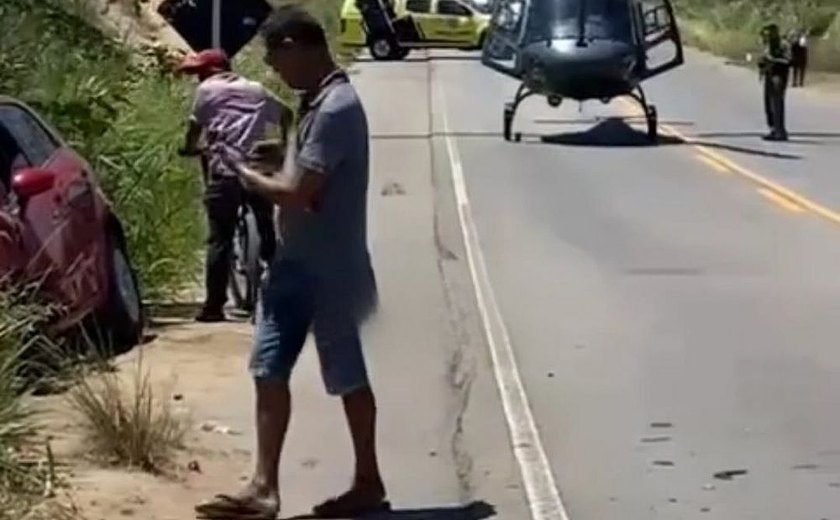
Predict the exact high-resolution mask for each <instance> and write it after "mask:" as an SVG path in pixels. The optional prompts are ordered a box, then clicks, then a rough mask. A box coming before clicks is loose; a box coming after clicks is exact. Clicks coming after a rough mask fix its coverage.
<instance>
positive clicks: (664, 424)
mask: <svg viewBox="0 0 840 520" xmlns="http://www.w3.org/2000/svg"><path fill="white" fill-rule="evenodd" d="M650 427H651V428H673V427H674V424H673V423H670V422H652V423H650Z"/></svg>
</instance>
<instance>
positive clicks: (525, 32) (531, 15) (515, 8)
mask: <svg viewBox="0 0 840 520" xmlns="http://www.w3.org/2000/svg"><path fill="white" fill-rule="evenodd" d="M492 12H493V14H492V18H491V20H490V27H489V29H488V34H487V37H486V40H485V43H484V46H483V48H482V52H481V62H482V64H483V65H485V66H487V67H489V68H491V69H493V70H495V71H497V72H501V73H503V74H505V75H508V76H511V77H513V78H515V79H517V80H519V82H520V86H519V88H518V90H517V91H516V95H515V96H514V98H513V101H512V102H509V103H506V104H505V106H504V112H503V124H504V138H505V140H506V141H511V140H513V141H516V142H519V141H520V140H521V139H522V134H521V133H519V132H517V133H513V122H514V118H515V116H516V111H517V109H518V108H519V105H520V104H521V103H522V102H523V101H524V100H525V99H527V98H529V97H531V96H534V95H539V96H543V97H545V98H546V100H547V102H548V104H549V106H551V107H553V108H556V107H558V106H560V104H561V103H562V102H563V100H564V99H572V100H575V101H578V102H580V103H583V102H584V101H587V100H600V101H601V102H603V103H604V104H608V103H609V102H610V101H612V100H613V99H614V98H618V97H630V98H633V99H634V100H635V101H636V102H638V103H639V104H640V105H641V107H642V109H643V111H644V115H645V120H646V122H647V137H648V139H649V140H650V141H652V142H656V141H657V139H658V124H659V122H658V115H657V110H656V107H655V106H654V105H652V104H649V103H648V100H647V98H646V96H645V92H644V89H643V88H642V82H643V81H644V80H647V79H650V78H652V77H654V76H657V75H659V74H662V73H664V72H667V71H669V70H672V69H674V68H676V67H679V66H680V65H682V64H683V63H684V54H683V47H682V41H681V39H680V33H679V28H678V27H677V22H676V18H675V16H674V8H673V5H672V4H671V0H495V1H494V4H493V10H492ZM667 42H672V43H673V45H674V48H675V51H674V54H673V56H672V57H670V59H665V60H664V61H663V62H662V63H659V64H652V63H651V62H652V59H653V58H654V57H655V56H654V54H655V53H654V49H655V48H658V47H659V46H660V45H662V44H664V43H667ZM657 50H658V49H657Z"/></svg>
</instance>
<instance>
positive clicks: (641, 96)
mask: <svg viewBox="0 0 840 520" xmlns="http://www.w3.org/2000/svg"><path fill="white" fill-rule="evenodd" d="M637 90H638V92H632V93H631V94H629V96H630V97H631V98H633V99H635V100H636V101H637V102H638V103H639V104H640V105H641V106H642V110H643V111H644V113H645V121H646V122H647V137H648V140H649V141H650V142H652V143H655V142H656V141H657V140H658V139H659V114H658V113H657V111H656V106H655V105H649V104H648V102H647V98H646V97H645V91H644V90H642V87H637Z"/></svg>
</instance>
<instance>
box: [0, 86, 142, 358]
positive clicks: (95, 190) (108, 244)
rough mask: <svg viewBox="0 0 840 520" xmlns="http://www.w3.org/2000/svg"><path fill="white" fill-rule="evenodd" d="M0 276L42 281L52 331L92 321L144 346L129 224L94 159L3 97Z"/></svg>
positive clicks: (124, 341) (113, 337) (117, 339)
mask: <svg viewBox="0 0 840 520" xmlns="http://www.w3.org/2000/svg"><path fill="white" fill-rule="evenodd" d="M0 280H4V281H11V282H12V283H15V284H40V285H39V287H40V288H41V290H42V294H45V295H46V296H47V297H48V299H49V301H50V302H52V303H54V304H56V306H57V307H58V308H59V309H60V312H59V313H58V314H57V317H56V318H55V320H54V322H52V323H51V324H50V330H51V331H54V332H58V333H65V332H68V331H69V330H70V329H71V328H73V327H75V326H78V325H82V324H84V323H87V321H88V320H90V322H91V323H95V324H96V325H97V326H98V327H99V332H105V333H107V335H108V336H109V338H110V341H111V342H112V346H113V347H120V348H124V347H129V348H130V347H131V346H134V345H136V344H137V343H138V342H139V341H140V339H141V337H142V334H143V325H144V310H143V305H142V300H141V296H140V290H139V288H138V283H137V277H136V275H135V272H134V269H133V267H132V265H131V262H130V259H129V254H128V251H127V247H126V240H125V235H124V232H123V226H122V224H121V223H120V220H119V218H118V217H117V215H116V213H115V212H114V209H113V207H112V206H111V204H110V203H109V201H108V199H107V198H106V196H105V195H104V193H103V191H102V189H101V188H100V185H99V183H98V181H97V178H96V175H95V174H94V172H93V171H92V170H91V167H90V165H89V164H88V162H87V161H86V160H85V159H84V158H82V157H81V156H80V155H79V154H78V153H76V152H75V151H74V150H73V149H72V148H71V147H70V146H69V145H68V144H67V142H66V141H65V140H64V139H63V138H62V136H61V135H60V134H59V133H58V132H57V131H56V130H55V129H54V128H53V127H51V126H50V125H49V124H48V123H47V122H46V121H45V120H44V119H43V118H42V117H41V116H40V115H39V114H37V113H36V111H35V110H34V109H32V108H31V107H30V106H28V105H27V104H25V103H23V102H21V101H19V100H16V99H13V98H10V97H3V96H0Z"/></svg>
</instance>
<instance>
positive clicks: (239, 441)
mask: <svg viewBox="0 0 840 520" xmlns="http://www.w3.org/2000/svg"><path fill="white" fill-rule="evenodd" d="M152 332H153V333H154V334H157V335H158V337H157V338H156V339H155V340H153V341H151V342H150V343H147V344H146V345H144V346H142V347H140V348H138V349H136V350H134V351H132V352H131V353H129V354H127V355H125V356H122V357H120V358H118V359H117V360H115V367H114V368H115V370H117V371H119V372H120V375H121V376H122V378H124V379H125V380H126V381H128V382H131V381H133V375H134V374H135V372H136V363H137V362H138V357H139V356H142V366H143V367H144V368H145V370H148V373H149V375H150V378H151V383H152V386H153V388H154V389H155V391H156V397H157V398H158V399H160V400H166V401H169V402H170V404H171V406H172V408H173V411H174V413H175V414H177V415H178V416H179V417H180V418H181V419H182V420H184V421H186V422H187V424H188V432H187V435H186V438H185V439H184V447H183V449H182V450H179V451H178V452H177V457H176V458H175V460H174V461H173V464H172V466H171V467H167V468H165V471H164V472H163V473H162V474H159V475H151V474H149V473H145V472H141V471H127V470H125V469H122V468H117V467H114V468H109V467H108V466H107V464H103V461H101V460H92V459H91V458H90V457H89V455H88V453H89V450H88V446H87V445H86V443H85V439H84V431H83V428H82V427H81V423H80V418H79V417H78V416H77V415H75V414H74V413H73V412H71V411H70V407H69V406H68V404H67V401H66V395H58V396H50V397H44V398H40V399H39V400H38V403H37V404H38V406H39V407H40V408H41V409H42V410H45V415H44V416H43V417H42V421H43V423H44V424H46V425H48V427H47V428H46V430H47V431H48V432H50V434H51V436H52V446H53V450H54V453H55V456H56V459H57V460H58V461H60V462H61V463H62V464H65V465H67V466H68V467H69V469H70V472H69V474H68V475H67V476H68V481H67V483H68V484H69V486H70V488H71V490H72V496H73V497H74V499H75V501H76V503H77V505H78V507H79V508H80V509H81V511H82V513H83V515H84V517H85V518H88V519H91V520H93V519H100V518H102V519H106V518H107V519H112V518H120V517H131V516H136V517H140V518H144V519H149V520H164V519H174V518H185V517H187V518H188V517H191V516H192V515H193V511H192V507H193V505H194V504H195V503H197V502H199V501H201V500H204V499H206V498H207V497H211V496H212V495H213V494H214V493H217V492H220V490H225V489H228V490H229V489H230V488H231V487H232V486H234V485H236V484H237V483H238V481H239V479H240V478H241V477H244V475H246V474H247V471H248V468H249V462H250V451H249V449H248V448H249V443H250V431H241V430H234V429H226V428H225V425H226V424H228V423H229V422H230V421H231V416H230V415H231V411H230V410H227V411H225V410H224V409H223V408H220V407H219V404H220V403H225V402H226V400H228V399H229V397H230V396H232V395H235V396H238V395H240V394H241V393H242V392H243V390H245V391H247V390H248V389H249V388H250V386H249V383H248V381H247V379H246V376H247V374H246V373H245V370H244V368H243V363H244V360H243V352H244V351H245V350H246V349H247V346H248V344H249V341H250V334H251V331H250V325H249V324H246V323H230V324H224V325H220V326H213V327H209V326H206V325H197V324H192V323H190V322H188V321H186V320H185V319H172V318H170V319H165V320H162V321H161V322H159V324H158V326H157V327H155V328H154V329H152ZM243 404H244V403H243ZM238 412H239V411H237V413H236V414H234V415H238ZM242 412H244V413H247V412H245V410H242ZM228 428H229V427H228Z"/></svg>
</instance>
